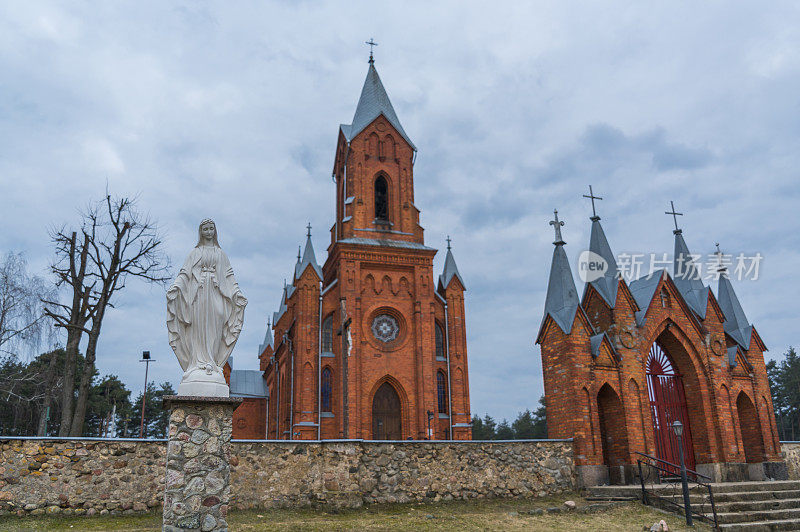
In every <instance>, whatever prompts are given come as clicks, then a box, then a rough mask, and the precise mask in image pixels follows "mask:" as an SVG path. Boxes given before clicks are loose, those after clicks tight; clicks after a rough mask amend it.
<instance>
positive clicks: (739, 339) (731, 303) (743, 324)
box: [716, 244, 753, 351]
mask: <svg viewBox="0 0 800 532" xmlns="http://www.w3.org/2000/svg"><path fill="white" fill-rule="evenodd" d="M716 255H717V260H718V262H717V271H718V272H719V274H720V275H719V284H718V285H717V301H718V302H719V308H720V309H722V313H723V314H724V315H725V322H724V323H723V324H722V329H723V330H724V331H725V332H726V333H727V334H728V336H730V337H731V338H732V339H733V340H734V341H735V342H736V343H737V344H739V345H740V346H741V347H742V349H744V350H745V351H747V350H748V349H750V339H751V337H752V333H753V325H752V324H750V322H749V321H747V316H746V315H745V313H744V309H743V308H742V304H741V303H740V302H739V298H738V297H737V296H736V292H735V291H734V290H733V285H732V284H731V280H730V279H729V278H728V269H727V268H725V267H724V266H723V265H722V251H720V249H719V244H717V252H716Z"/></svg>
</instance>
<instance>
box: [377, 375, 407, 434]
mask: <svg viewBox="0 0 800 532" xmlns="http://www.w3.org/2000/svg"><path fill="white" fill-rule="evenodd" d="M372 438H373V439H375V440H402V439H403V430H402V421H401V415H400V397H399V396H398V395H397V392H396V391H395V389H394V387H393V386H392V385H391V384H389V383H388V382H384V383H383V384H382V385H381V387H380V388H378V391H377V392H375V397H373V399H372Z"/></svg>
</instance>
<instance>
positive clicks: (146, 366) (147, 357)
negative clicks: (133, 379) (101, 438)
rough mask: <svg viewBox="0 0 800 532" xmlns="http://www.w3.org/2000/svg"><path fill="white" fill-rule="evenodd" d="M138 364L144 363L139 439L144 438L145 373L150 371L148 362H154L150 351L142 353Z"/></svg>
mask: <svg viewBox="0 0 800 532" xmlns="http://www.w3.org/2000/svg"><path fill="white" fill-rule="evenodd" d="M139 362H144V391H143V392H142V421H141V422H140V424H139V437H140V438H144V405H145V402H146V401H145V400H146V399H147V372H148V370H149V369H150V362H155V361H154V360H152V359H151V358H150V351H142V359H141V360H140V361H139Z"/></svg>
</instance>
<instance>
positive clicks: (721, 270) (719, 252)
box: [714, 242, 728, 272]
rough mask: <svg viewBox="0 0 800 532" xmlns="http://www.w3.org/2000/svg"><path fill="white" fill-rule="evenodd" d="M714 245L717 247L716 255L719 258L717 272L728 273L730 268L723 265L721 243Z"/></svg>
mask: <svg viewBox="0 0 800 532" xmlns="http://www.w3.org/2000/svg"><path fill="white" fill-rule="evenodd" d="M714 245H715V246H716V247H717V251H716V252H715V253H714V255H716V256H717V271H718V272H724V271H727V270H728V268H726V267H725V265H724V264H722V250H721V249H719V242H715V243H714Z"/></svg>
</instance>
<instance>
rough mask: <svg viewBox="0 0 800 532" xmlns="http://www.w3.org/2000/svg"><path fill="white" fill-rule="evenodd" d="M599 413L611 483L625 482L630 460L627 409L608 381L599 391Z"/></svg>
mask: <svg viewBox="0 0 800 532" xmlns="http://www.w3.org/2000/svg"><path fill="white" fill-rule="evenodd" d="M597 414H598V418H599V419H600V438H601V441H602V445H603V462H604V463H605V464H606V466H608V478H609V480H610V482H611V484H624V483H625V464H626V463H627V462H629V460H630V458H629V453H628V435H627V433H626V427H625V410H624V409H623V408H622V401H621V400H620V398H619V395H617V392H615V391H614V389H613V388H611V386H609V385H608V384H607V383H606V384H603V386H602V387H601V388H600V391H599V392H598V393H597Z"/></svg>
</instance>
